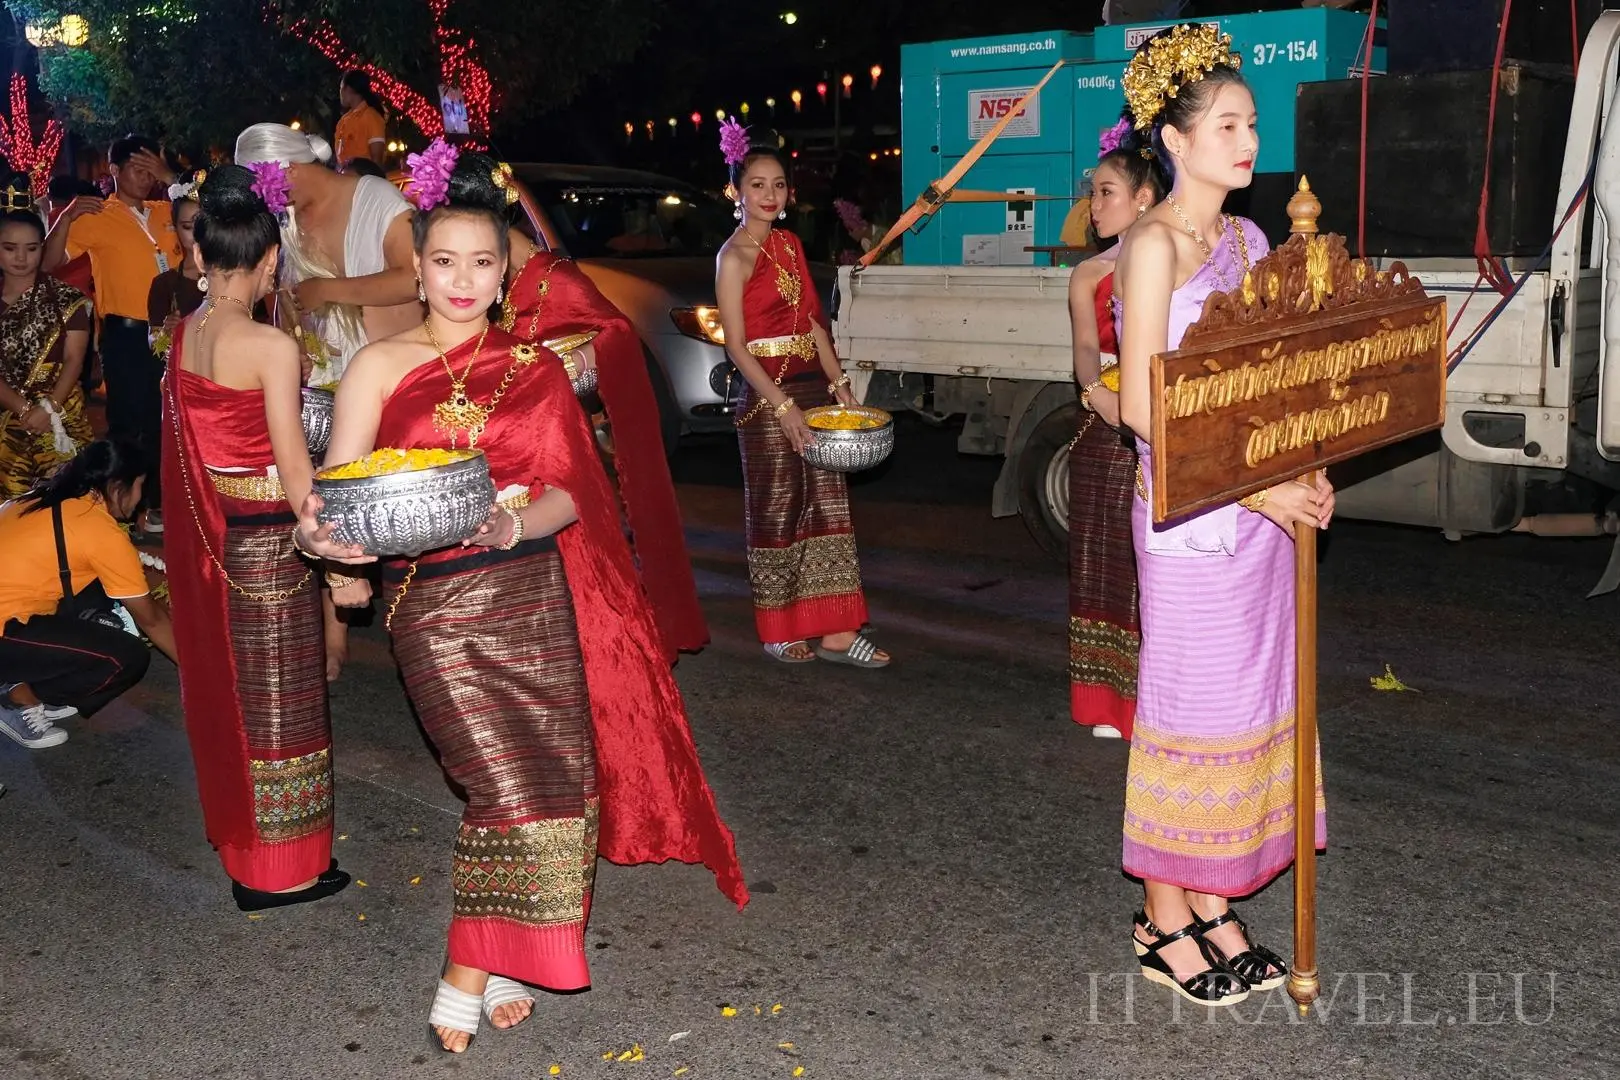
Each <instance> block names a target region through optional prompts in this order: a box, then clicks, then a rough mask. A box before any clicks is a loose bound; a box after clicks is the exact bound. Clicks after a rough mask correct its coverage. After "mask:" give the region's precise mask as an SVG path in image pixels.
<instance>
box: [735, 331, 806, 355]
mask: <svg viewBox="0 0 1620 1080" xmlns="http://www.w3.org/2000/svg"><path fill="white" fill-rule="evenodd" d="M746 348H747V349H748V355H749V356H757V357H759V358H760V359H762V360H763V359H769V358H773V357H782V356H797V357H800V358H802V359H805V360H814V359H815V358H816V355H817V353H816V339H815V336H814V335H813V334H794V335H793V336H792V337H787V338H768V339H765V340H761V341H750V342H749V343H748V344H747V346H746Z"/></svg>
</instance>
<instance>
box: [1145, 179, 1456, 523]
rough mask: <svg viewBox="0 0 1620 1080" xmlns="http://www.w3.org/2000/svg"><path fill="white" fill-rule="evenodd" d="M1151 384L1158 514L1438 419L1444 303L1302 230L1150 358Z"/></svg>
mask: <svg viewBox="0 0 1620 1080" xmlns="http://www.w3.org/2000/svg"><path fill="white" fill-rule="evenodd" d="M1311 201H1312V202H1314V199H1313V200H1311ZM1290 209H1291V210H1292V209H1293V207H1292V206H1291V207H1290ZM1152 391H1153V429H1152V439H1153V520H1154V521H1156V522H1163V521H1167V520H1170V519H1172V518H1178V517H1182V516H1185V515H1187V514H1190V513H1194V512H1196V511H1198V510H1202V509H1205V508H1207V507H1210V506H1217V505H1220V504H1222V503H1228V502H1232V501H1233V500H1235V499H1240V498H1242V497H1244V496H1245V495H1248V494H1250V493H1251V492H1255V491H1259V490H1260V489H1261V488H1266V487H1270V486H1271V485H1273V484H1278V483H1281V482H1283V481H1285V480H1291V479H1294V478H1296V477H1299V476H1301V475H1303V474H1305V473H1308V472H1311V471H1312V470H1315V469H1321V468H1325V467H1326V466H1328V465H1331V464H1334V463H1335V462H1339V461H1344V460H1346V459H1348V458H1352V457H1355V456H1357V455H1358V454H1363V453H1365V452H1367V451H1369V450H1372V449H1375V448H1377V447H1380V446H1386V445H1388V444H1390V443H1394V442H1399V441H1400V440H1402V439H1407V438H1410V437H1411V436H1413V435H1417V434H1420V433H1422V432H1425V431H1433V430H1435V429H1436V428H1439V427H1440V426H1442V425H1443V424H1444V423H1445V406H1446V303H1445V300H1443V299H1440V298H1435V297H1430V296H1429V295H1428V294H1426V293H1425V292H1424V291H1423V287H1422V285H1420V284H1419V283H1418V281H1417V280H1416V279H1415V278H1413V277H1411V276H1410V275H1409V274H1408V273H1407V272H1406V268H1405V267H1404V266H1402V265H1401V264H1399V263H1396V264H1394V266H1393V267H1392V268H1391V269H1389V270H1384V271H1378V270H1375V269H1374V268H1373V267H1371V266H1370V265H1369V264H1367V263H1365V262H1362V261H1360V260H1352V259H1351V258H1350V257H1349V255H1348V253H1347V251H1346V249H1345V245H1344V240H1343V238H1342V237H1339V236H1334V235H1328V236H1315V235H1301V234H1296V235H1294V236H1293V237H1291V238H1290V239H1289V240H1288V242H1287V243H1286V244H1284V245H1283V246H1282V247H1280V248H1278V249H1277V250H1276V251H1274V252H1272V253H1271V254H1270V255H1268V256H1266V258H1264V259H1262V260H1261V261H1260V262H1259V263H1257V264H1256V265H1255V266H1254V267H1253V268H1252V269H1251V270H1250V272H1249V273H1248V274H1247V275H1246V276H1245V278H1244V281H1243V285H1242V287H1241V288H1239V289H1238V290H1236V291H1234V292H1231V293H1226V294H1216V295H1214V296H1212V297H1210V299H1209V300H1208V301H1207V302H1206V304H1205V306H1204V311H1203V314H1202V315H1201V316H1200V318H1199V320H1198V322H1197V323H1195V324H1194V325H1193V326H1192V327H1190V328H1188V330H1187V333H1186V335H1185V336H1184V337H1183V338H1182V341H1181V344H1180V347H1179V348H1178V349H1177V350H1176V351H1175V352H1170V353H1164V354H1161V355H1159V356H1155V357H1154V358H1153V365H1152Z"/></svg>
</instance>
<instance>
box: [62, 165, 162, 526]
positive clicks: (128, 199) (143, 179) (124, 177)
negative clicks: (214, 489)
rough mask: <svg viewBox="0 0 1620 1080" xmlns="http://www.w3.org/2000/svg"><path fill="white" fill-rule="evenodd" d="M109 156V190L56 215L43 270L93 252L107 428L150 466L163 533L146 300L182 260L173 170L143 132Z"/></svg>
mask: <svg viewBox="0 0 1620 1080" xmlns="http://www.w3.org/2000/svg"><path fill="white" fill-rule="evenodd" d="M107 162H108V165H109V167H110V171H111V173H112V178H113V185H114V189H113V197H112V198H110V199H107V200H105V201H102V200H97V199H88V198H78V199H75V200H73V202H72V203H71V204H69V206H68V208H67V210H66V211H65V212H63V214H62V215H61V216H60V217H59V218H57V220H56V224H55V225H54V226H53V227H52V228H51V232H50V235H49V236H48V237H47V238H46V241H45V256H44V262H43V265H42V269H44V270H45V271H47V272H50V271H54V270H56V269H57V268H59V267H60V266H62V265H63V264H64V263H66V262H68V261H69V260H71V259H76V258H78V257H79V256H80V255H89V256H90V272H91V276H92V277H93V278H94V279H95V285H96V308H97V311H96V315H97V317H98V319H99V321H100V327H101V334H100V338H101V370H102V377H103V378H104V379H105V381H106V387H107V428H108V435H109V436H111V437H114V438H124V439H127V440H129V441H130V442H133V443H135V444H136V445H137V446H139V447H140V448H141V450H142V451H143V452H144V453H145V455H146V457H147V460H148V461H149V462H150V463H151V465H152V469H151V474H150V478H149V479H148V481H147V488H146V494H147V505H148V506H149V507H152V508H153V509H150V510H148V511H147V515H146V530H147V531H148V532H162V531H163V519H162V517H161V516H160V515H159V514H158V512H157V510H156V509H155V508H156V507H157V506H158V505H160V504H159V502H158V499H159V498H160V496H161V492H160V491H159V490H158V484H157V479H158V474H159V467H158V454H159V451H160V447H161V443H162V439H161V438H160V434H161V417H162V409H163V406H162V394H161V391H160V385H161V383H162V380H163V363H162V361H161V360H159V359H158V358H157V357H155V356H153V355H152V348H151V345H150V343H149V340H150V339H149V338H148V337H147V327H146V299H147V295H148V294H149V293H150V292H151V289H152V279H153V278H155V277H157V276H158V275H159V274H161V273H162V272H163V271H165V270H167V269H169V267H171V266H175V265H177V264H178V262H179V259H180V246H179V240H178V238H177V237H176V235H175V231H174V224H173V222H172V220H171V219H170V215H169V203H168V201H167V200H166V199H164V198H163V193H165V192H166V191H167V189H168V185H169V184H171V183H173V182H174V174H173V172H172V171H171V170H170V169H169V166H168V164H167V163H166V162H165V161H164V160H163V154H162V149H161V148H160V147H159V146H158V144H157V143H156V142H154V141H153V140H151V139H148V138H146V137H145V136H142V135H126V136H124V137H123V138H122V139H119V140H118V141H116V142H114V143H113V144H112V149H111V150H110V151H109V152H108V154H107Z"/></svg>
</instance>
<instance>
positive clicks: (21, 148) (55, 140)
mask: <svg viewBox="0 0 1620 1080" xmlns="http://www.w3.org/2000/svg"><path fill="white" fill-rule="evenodd" d="M62 135H63V129H62V125H61V124H60V123H58V122H57V121H56V120H54V119H53V120H47V121H46V122H45V127H44V129H43V130H42V131H41V132H40V136H39V141H37V142H36V141H35V140H34V132H33V124H32V122H31V121H30V119H29V115H28V80H27V79H26V78H24V77H23V75H22V73H21V72H13V73H12V75H11V122H10V123H9V124H8V123H7V122H6V119H5V117H0V154H3V155H4V156H5V158H6V160H7V161H9V162H11V167H12V168H13V169H16V170H17V171H18V172H22V173H27V174H28V182H29V185H30V186H31V187H32V188H33V190H34V194H35V195H43V194H45V187H46V185H47V184H48V183H49V182H50V176H51V170H52V168H54V167H55V165H56V156H57V155H58V154H59V153H61V152H62Z"/></svg>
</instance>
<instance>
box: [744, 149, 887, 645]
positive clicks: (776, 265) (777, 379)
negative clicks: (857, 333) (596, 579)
mask: <svg viewBox="0 0 1620 1080" xmlns="http://www.w3.org/2000/svg"><path fill="white" fill-rule="evenodd" d="M720 147H721V149H722V150H723V151H724V152H725V156H726V165H727V166H728V168H729V169H730V178H731V183H730V185H729V188H728V190H727V193H728V194H729V195H730V196H731V197H732V198H733V199H734V200H735V201H736V203H737V219H738V221H740V222H741V224H739V225H738V226H737V231H736V232H735V233H733V234H732V236H731V239H729V240H727V241H726V243H725V245H724V246H723V247H722V248H721V249H720V257H719V259H718V265H717V269H716V280H715V286H714V288H715V295H716V299H717V301H718V303H719V305H720V323H721V325H722V326H723V327H724V328H725V338H726V355H728V356H730V357H731V361H732V363H734V364H736V365H737V370H738V371H740V372H742V375H743V378H744V379H746V380H747V385H746V386H745V387H744V388H743V394H742V400H741V401H739V402H738V404H737V420H736V424H737V442H738V444H739V446H740V447H741V450H742V464H743V501H744V519H745V522H746V524H745V529H746V532H747V534H748V580H749V584H750V585H752V587H753V592H754V623H755V626H756V628H757V629H758V631H759V637H760V640H761V641H762V642H764V644H765V652H766V654H767V655H768V656H770V657H772V658H773V659H776V660H780V661H782V662H783V663H786V664H803V663H808V662H810V661H813V660H815V659H816V658H817V657H820V658H821V659H822V660H825V661H829V662H832V663H838V664H850V665H852V666H854V667H861V668H881V667H887V666H888V664H889V654H888V653H886V652H884V651H883V650H882V649H879V648H878V647H877V646H876V645H874V644H872V641H871V639H869V638H868V637H867V636H866V634H865V633H864V632H863V629H862V628H863V627H864V626H865V625H866V594H865V593H864V592H863V591H862V590H861V566H860V560H859V559H858V558H857V556H856V553H855V523H854V521H853V520H852V519H851V518H850V513H849V488H848V486H847V485H846V483H845V481H844V477H843V476H842V475H841V474H840V473H836V472H830V471H828V470H826V469H818V468H816V467H815V466H814V465H812V464H811V463H810V462H808V461H806V460H805V448H806V446H807V445H808V444H810V443H811V442H812V441H813V440H814V438H815V436H814V435H813V434H812V433H811V430H810V427H809V425H808V423H807V422H806V420H805V410H806V409H809V408H811V407H813V406H818V405H828V404H831V403H832V402H833V401H837V403H838V404H840V405H845V406H849V405H854V404H855V395H854V394H853V393H852V392H851V391H850V386H849V378H848V377H847V376H845V375H844V373H843V372H842V371H841V370H840V369H839V367H838V357H837V354H836V353H834V352H833V345H832V339H831V338H830V337H828V335H827V316H826V314H825V313H824V312H823V311H822V310H821V301H820V299H819V298H818V297H817V296H816V286H815V282H813V281H812V280H811V279H810V266H809V263H807V262H806V261H805V256H804V245H803V243H801V242H800V241H799V240H797V239H796V238H795V237H794V236H793V234H792V233H790V232H788V231H787V230H786V229H778V228H775V227H774V226H775V222H776V220H777V219H778V218H784V217H786V216H787V205H788V200H789V198H790V196H791V191H790V189H789V188H788V181H787V168H786V163H785V159H784V158H783V156H782V153H781V151H780V150H779V149H777V143H776V140H775V139H770V140H768V141H765V142H758V143H757V142H751V141H750V140H749V137H748V133H747V132H746V131H744V130H743V128H742V127H741V126H740V125H738V124H737V122H736V121H734V120H733V121H731V122H729V123H727V124H725V125H722V127H721V135H720ZM824 380H825V381H824ZM812 639H816V640H817V644H816V645H815V646H814V647H813V648H812V646H811V645H810V641H811V640H812Z"/></svg>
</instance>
